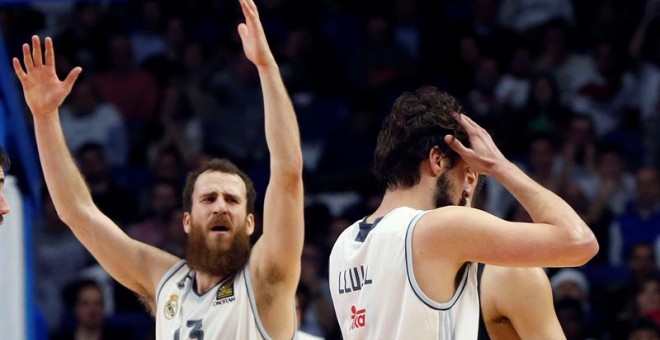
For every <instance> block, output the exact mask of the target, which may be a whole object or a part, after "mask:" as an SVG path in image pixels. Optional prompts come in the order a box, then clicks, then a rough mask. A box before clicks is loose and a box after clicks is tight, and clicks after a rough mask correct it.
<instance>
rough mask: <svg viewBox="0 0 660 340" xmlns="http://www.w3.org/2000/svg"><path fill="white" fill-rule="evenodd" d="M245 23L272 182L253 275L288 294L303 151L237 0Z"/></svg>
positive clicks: (298, 238)
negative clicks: (261, 102)
mask: <svg viewBox="0 0 660 340" xmlns="http://www.w3.org/2000/svg"><path fill="white" fill-rule="evenodd" d="M241 7H242V9H243V14H244V15H245V23H244V24H241V25H239V27H238V32H239V34H240V36H241V40H242V42H243V49H244V51H245V55H246V56H247V58H248V59H250V61H252V63H254V64H255V66H257V70H258V71H259V78H260V80H261V88H262V92H263V97H264V110H265V113H264V116H265V131H266V142H267V143H268V149H269V151H270V180H269V183H268V188H267V190H266V195H265V200H264V216H263V221H264V222H263V223H264V230H263V235H262V237H261V238H260V240H259V241H258V242H257V244H256V245H255V248H254V250H253V253H252V256H251V264H252V263H254V265H255V267H256V269H257V275H259V276H261V275H264V277H268V278H269V280H274V281H276V282H277V281H281V282H284V283H285V284H286V285H287V286H290V288H291V290H292V292H295V287H296V285H297V283H298V280H299V277H300V257H301V255H302V246H303V238H304V230H303V229H304V224H303V184H302V151H301V147H300V137H299V132H298V123H297V121H296V115H295V112H294V110H293V105H292V103H291V100H290V99H289V95H288V94H287V91H286V88H285V87H284V83H283V82H282V77H281V76H280V72H279V67H278V66H277V63H276V62H275V58H274V57H273V54H272V53H271V51H270V48H269V46H268V42H267V41H266V36H265V34H264V31H263V27H261V22H260V21H259V14H258V12H257V7H256V5H255V4H254V2H253V1H252V0H241Z"/></svg>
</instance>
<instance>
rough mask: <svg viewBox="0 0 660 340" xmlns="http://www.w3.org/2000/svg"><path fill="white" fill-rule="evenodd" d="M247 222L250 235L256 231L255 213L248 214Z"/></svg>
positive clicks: (246, 225)
mask: <svg viewBox="0 0 660 340" xmlns="http://www.w3.org/2000/svg"><path fill="white" fill-rule="evenodd" d="M245 222H246V223H245V228H246V229H247V233H248V235H252V233H253V232H254V214H248V215H247V218H246V221H245Z"/></svg>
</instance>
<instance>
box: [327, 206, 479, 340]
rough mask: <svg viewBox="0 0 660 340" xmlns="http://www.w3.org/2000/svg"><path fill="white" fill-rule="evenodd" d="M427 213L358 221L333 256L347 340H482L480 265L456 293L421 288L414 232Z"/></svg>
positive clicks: (335, 296) (471, 267)
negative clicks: (438, 297)
mask: <svg viewBox="0 0 660 340" xmlns="http://www.w3.org/2000/svg"><path fill="white" fill-rule="evenodd" d="M424 213H425V211H421V210H415V209H411V208H405V207H403V208H397V209H394V210H392V211H391V212H390V213H388V214H387V215H385V216H384V217H383V218H382V219H381V220H380V221H376V223H374V224H367V223H364V222H361V221H358V222H356V223H354V224H353V225H351V226H350V227H348V228H347V229H346V230H344V232H343V233H342V234H341V236H339V238H338V239H337V242H336V243H335V245H334V247H333V248H332V253H331V254H330V272H329V278H330V290H331V293H332V301H333V303H334V307H335V313H336V314H337V319H338V321H339V325H340V327H341V331H342V335H343V337H344V339H441V340H442V339H460V340H463V339H477V333H478V328H479V296H478V293H477V272H476V264H474V263H468V264H467V266H466V270H465V271H464V273H463V276H462V277H461V280H460V283H459V285H458V288H457V289H456V293H455V294H454V296H453V297H452V298H451V299H450V300H449V301H446V302H437V301H433V300H432V299H430V298H429V297H428V296H426V295H425V294H424V292H422V290H421V289H420V287H419V285H418V284H417V280H416V279H415V275H414V272H413V268H412V255H411V254H412V251H411V250H412V233H413V230H414V228H415V225H416V223H417V221H418V220H419V219H420V218H421V217H422V216H423V215H424Z"/></svg>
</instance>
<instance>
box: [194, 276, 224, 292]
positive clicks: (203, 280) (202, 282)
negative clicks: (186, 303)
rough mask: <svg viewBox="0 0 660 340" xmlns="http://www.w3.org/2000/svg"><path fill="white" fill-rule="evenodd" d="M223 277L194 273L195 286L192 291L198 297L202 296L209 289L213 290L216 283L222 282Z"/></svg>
mask: <svg viewBox="0 0 660 340" xmlns="http://www.w3.org/2000/svg"><path fill="white" fill-rule="evenodd" d="M225 277H227V276H226V275H225V276H219V275H213V274H208V273H202V272H196V273H195V286H194V287H193V289H195V291H196V292H197V294H198V295H204V294H205V293H206V292H208V291H209V290H210V289H211V288H213V287H214V286H215V285H216V284H218V282H220V281H222V280H223V279H224V278H225Z"/></svg>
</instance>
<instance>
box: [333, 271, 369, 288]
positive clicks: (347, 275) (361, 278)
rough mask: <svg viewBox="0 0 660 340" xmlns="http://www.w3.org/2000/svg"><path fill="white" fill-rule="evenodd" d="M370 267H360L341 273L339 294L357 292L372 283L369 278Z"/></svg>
mask: <svg viewBox="0 0 660 340" xmlns="http://www.w3.org/2000/svg"><path fill="white" fill-rule="evenodd" d="M368 273H369V266H359V267H353V268H350V269H346V270H342V271H340V272H339V278H338V280H339V294H344V293H350V292H355V291H358V290H360V289H362V287H364V286H366V285H370V284H371V283H372V281H371V279H370V278H368V277H367V275H368Z"/></svg>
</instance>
